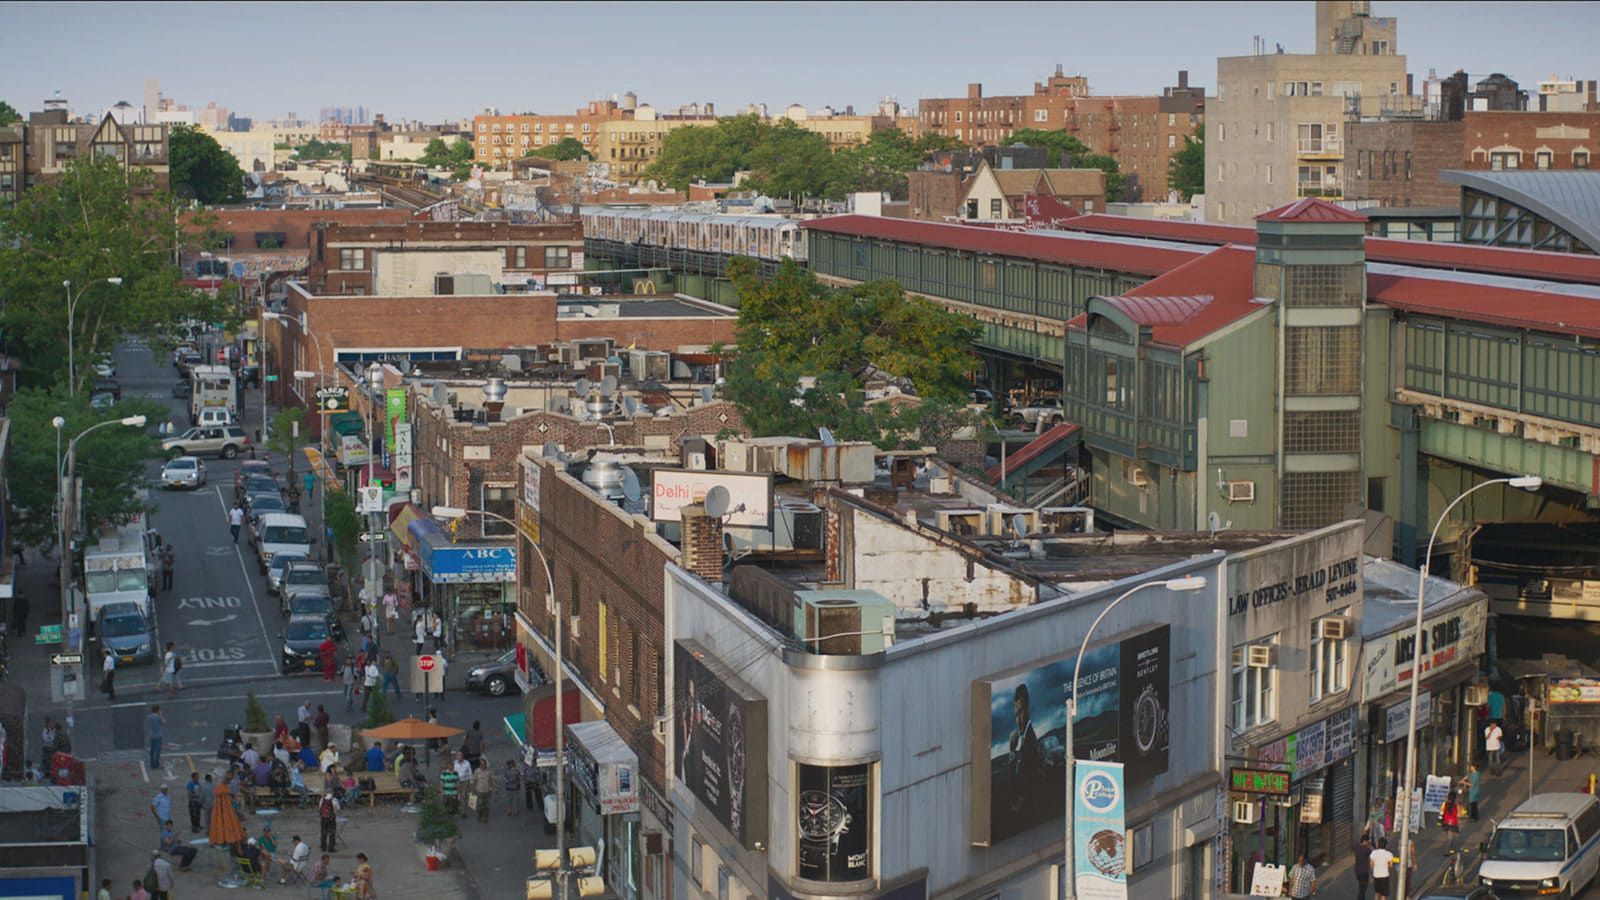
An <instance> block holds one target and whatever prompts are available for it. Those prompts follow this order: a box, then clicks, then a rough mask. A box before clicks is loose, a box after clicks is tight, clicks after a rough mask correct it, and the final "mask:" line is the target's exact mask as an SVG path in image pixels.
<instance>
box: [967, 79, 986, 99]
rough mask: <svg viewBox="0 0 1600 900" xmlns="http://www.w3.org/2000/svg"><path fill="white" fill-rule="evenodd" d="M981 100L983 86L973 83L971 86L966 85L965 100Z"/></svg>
mask: <svg viewBox="0 0 1600 900" xmlns="http://www.w3.org/2000/svg"><path fill="white" fill-rule="evenodd" d="M982 98H983V84H982V83H981V82H977V81H974V82H972V83H971V84H969V85H967V99H968V100H980V99H982Z"/></svg>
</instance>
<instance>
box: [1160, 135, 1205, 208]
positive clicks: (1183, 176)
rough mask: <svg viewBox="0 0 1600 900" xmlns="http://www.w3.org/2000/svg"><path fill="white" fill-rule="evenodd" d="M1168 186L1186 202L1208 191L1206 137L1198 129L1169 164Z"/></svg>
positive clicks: (1186, 140) (1187, 138)
mask: <svg viewBox="0 0 1600 900" xmlns="http://www.w3.org/2000/svg"><path fill="white" fill-rule="evenodd" d="M1167 185H1168V186H1169V187H1171V188H1172V189H1173V190H1175V191H1177V192H1178V196H1180V197H1182V198H1183V199H1185V200H1188V199H1189V198H1191V197H1193V196H1194V195H1195V194H1199V193H1204V192H1205V189H1206V135H1205V132H1204V131H1201V130H1198V129H1196V131H1195V133H1194V134H1191V135H1189V136H1188V137H1186V138H1184V139H1183V149H1181V150H1179V151H1178V152H1177V153H1174V154H1172V161H1171V162H1170V163H1168V164H1167Z"/></svg>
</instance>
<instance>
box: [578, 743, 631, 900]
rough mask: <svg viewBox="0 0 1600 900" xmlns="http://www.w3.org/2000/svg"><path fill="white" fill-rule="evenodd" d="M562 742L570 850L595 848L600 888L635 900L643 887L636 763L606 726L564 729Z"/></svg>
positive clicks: (624, 744) (625, 744)
mask: <svg viewBox="0 0 1600 900" xmlns="http://www.w3.org/2000/svg"><path fill="white" fill-rule="evenodd" d="M567 738H568V744H567V748H568V754H567V778H568V779H569V781H570V782H571V785H570V786H571V787H572V791H571V793H570V794H569V795H568V796H569V797H571V798H572V799H571V802H572V803H573V804H574V808H575V812H576V815H575V825H576V829H577V834H576V837H575V842H576V846H589V847H594V848H596V849H597V850H598V851H599V861H598V865H597V866H596V868H597V869H598V871H599V873H600V874H601V876H602V877H603V878H605V882H606V886H607V887H608V888H610V890H611V892H612V893H613V894H615V895H616V896H618V897H621V898H624V900H636V898H638V897H639V892H640V886H641V884H642V883H643V873H642V872H641V870H640V856H641V851H642V849H643V844H642V841H641V829H640V799H639V757H638V755H636V754H635V753H634V752H633V750H632V749H630V748H629V747H628V745H627V743H626V742H625V741H623V739H622V736H621V735H619V734H617V732H616V729H614V728H612V727H611V726H610V725H609V724H608V723H606V722H578V723H574V724H571V725H568V726H567Z"/></svg>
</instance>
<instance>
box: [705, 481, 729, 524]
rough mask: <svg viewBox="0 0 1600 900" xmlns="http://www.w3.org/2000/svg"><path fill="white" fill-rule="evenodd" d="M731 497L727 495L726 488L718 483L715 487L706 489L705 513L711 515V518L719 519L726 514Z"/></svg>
mask: <svg viewBox="0 0 1600 900" xmlns="http://www.w3.org/2000/svg"><path fill="white" fill-rule="evenodd" d="M731 499H732V498H731V497H730V496H729V495H728V489H727V488H725V487H723V486H722V485H720V484H719V485H717V486H716V487H713V488H712V489H711V490H709V491H706V499H705V505H706V515H708V516H710V517H712V518H713V519H720V518H722V517H723V516H725V515H727V514H728V503H729V502H730V500H731Z"/></svg>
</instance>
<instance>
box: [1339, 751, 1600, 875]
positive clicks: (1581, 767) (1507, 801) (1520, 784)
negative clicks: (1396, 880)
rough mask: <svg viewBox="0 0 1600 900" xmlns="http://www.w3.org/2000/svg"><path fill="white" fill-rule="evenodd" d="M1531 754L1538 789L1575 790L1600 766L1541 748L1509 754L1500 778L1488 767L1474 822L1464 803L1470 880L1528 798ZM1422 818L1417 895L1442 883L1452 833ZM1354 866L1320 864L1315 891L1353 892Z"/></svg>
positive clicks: (1393, 840) (1416, 843)
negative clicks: (1488, 844)
mask: <svg viewBox="0 0 1600 900" xmlns="http://www.w3.org/2000/svg"><path fill="white" fill-rule="evenodd" d="M1530 754H1532V756H1533V766H1534V770H1533V791H1532V792H1533V793H1535V794H1544V793H1555V792H1566V791H1576V790H1578V786H1579V785H1580V784H1581V783H1582V782H1583V780H1584V779H1585V778H1586V777H1588V775H1589V773H1590V772H1595V771H1600V759H1595V758H1593V757H1590V756H1579V757H1578V758H1576V759H1570V760H1567V761H1565V762H1558V761H1557V760H1556V758H1555V757H1554V756H1549V755H1546V754H1545V752H1544V751H1543V750H1541V749H1537V748H1536V749H1534V750H1531V751H1529V752H1528V753H1520V754H1512V755H1510V756H1508V757H1507V761H1506V766H1505V768H1504V769H1503V770H1502V771H1501V773H1500V775H1499V776H1497V777H1496V776H1490V775H1489V773H1488V770H1487V769H1486V770H1484V773H1483V790H1482V800H1481V801H1480V802H1479V803H1478V821H1476V822H1473V821H1471V820H1470V819H1468V818H1467V817H1466V815H1465V804H1463V814H1462V817H1461V834H1460V835H1459V836H1458V837H1457V838H1456V846H1458V847H1467V848H1469V849H1470V850H1471V851H1472V852H1470V853H1469V854H1468V864H1467V872H1468V876H1469V881H1471V882H1476V880H1477V876H1476V873H1477V867H1478V861H1479V857H1478V855H1477V847H1478V844H1479V843H1481V842H1482V841H1483V840H1484V839H1485V838H1487V837H1489V835H1490V832H1491V831H1492V830H1493V827H1494V826H1493V822H1495V821H1498V820H1500V819H1504V818H1505V817H1506V816H1507V815H1509V814H1510V813H1511V811H1512V810H1513V809H1516V808H1517V806H1518V805H1519V804H1521V803H1522V802H1523V801H1524V800H1527V799H1528V794H1529V790H1528V759H1529V756H1530ZM1423 818H1424V822H1423V826H1422V829H1421V831H1419V832H1418V833H1417V834H1416V835H1415V836H1414V837H1413V839H1412V847H1413V848H1414V850H1415V851H1416V852H1417V854H1418V873H1419V874H1418V877H1417V883H1414V884H1412V885H1410V886H1409V887H1408V889H1407V893H1409V894H1410V895H1411V896H1413V897H1416V896H1418V895H1419V894H1420V893H1421V888H1424V887H1433V886H1435V885H1437V884H1438V883H1439V879H1440V878H1441V877H1442V876H1443V874H1444V872H1443V867H1444V863H1445V857H1444V850H1445V846H1446V840H1447V838H1448V837H1449V835H1447V834H1446V833H1445V832H1444V831H1443V830H1441V829H1440V828H1439V817H1438V815H1436V814H1430V815H1426V816H1424V817H1423ZM1389 849H1390V850H1392V851H1394V852H1395V853H1396V854H1399V852H1400V847H1399V844H1398V836H1397V835H1390V838H1389ZM1353 866H1354V861H1353V859H1352V858H1351V857H1350V855H1349V854H1348V853H1347V854H1346V855H1345V858H1344V859H1342V860H1340V861H1339V862H1337V863H1334V864H1332V865H1330V866H1326V867H1323V868H1321V869H1319V870H1318V871H1317V885H1318V889H1317V895H1318V896H1319V897H1325V898H1345V897H1354V896H1355V893H1356V879H1355V874H1354V871H1353Z"/></svg>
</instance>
